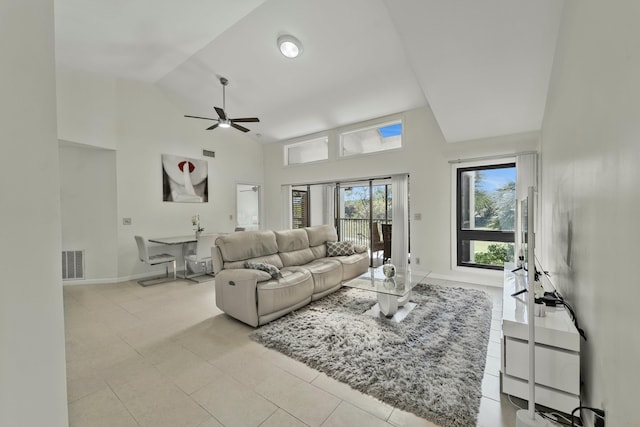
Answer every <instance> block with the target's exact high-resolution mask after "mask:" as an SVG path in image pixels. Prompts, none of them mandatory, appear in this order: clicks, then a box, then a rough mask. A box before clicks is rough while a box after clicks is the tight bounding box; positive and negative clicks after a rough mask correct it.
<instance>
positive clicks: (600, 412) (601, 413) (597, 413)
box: [571, 406, 604, 427]
mask: <svg viewBox="0 0 640 427" xmlns="http://www.w3.org/2000/svg"><path fill="white" fill-rule="evenodd" d="M580 409H586V410H588V411H591V412H593V413H594V414H595V416H596V417H600V418H602V419H603V420H604V411H603V410H602V409H598V408H592V407H590V406H578V407H577V408H576V409H574V410H573V411H571V426H572V427H573V426H575V424H574V423H573V419H574V418H575V415H574V414H575V413H576V411H579V410H580ZM580 422H581V423H582V418H580ZM582 424H584V423H582Z"/></svg>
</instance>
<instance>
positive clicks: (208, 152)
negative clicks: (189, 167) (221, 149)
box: [202, 150, 216, 157]
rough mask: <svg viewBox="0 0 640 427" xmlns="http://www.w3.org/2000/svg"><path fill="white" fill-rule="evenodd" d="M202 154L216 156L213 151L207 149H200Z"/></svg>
mask: <svg viewBox="0 0 640 427" xmlns="http://www.w3.org/2000/svg"><path fill="white" fill-rule="evenodd" d="M202 155H203V156H206V157H215V156H216V152H215V151H209V150H202Z"/></svg>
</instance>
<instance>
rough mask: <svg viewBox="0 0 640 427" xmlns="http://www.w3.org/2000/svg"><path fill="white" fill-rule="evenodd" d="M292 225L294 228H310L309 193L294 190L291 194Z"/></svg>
mask: <svg viewBox="0 0 640 427" xmlns="http://www.w3.org/2000/svg"><path fill="white" fill-rule="evenodd" d="M291 204H292V206H291V207H292V212H291V223H292V228H304V227H308V226H309V192H308V191H302V190H293V191H292V192H291Z"/></svg>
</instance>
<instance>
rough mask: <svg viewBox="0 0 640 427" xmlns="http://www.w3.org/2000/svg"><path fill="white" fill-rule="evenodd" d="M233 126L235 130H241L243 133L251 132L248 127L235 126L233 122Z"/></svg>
mask: <svg viewBox="0 0 640 427" xmlns="http://www.w3.org/2000/svg"><path fill="white" fill-rule="evenodd" d="M231 126H233V127H234V128H236V129H238V130H241V131H242V132H249V129H247V128H246V127H243V126H240V125H237V124H235V123H233V122H231Z"/></svg>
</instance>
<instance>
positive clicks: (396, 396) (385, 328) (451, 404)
mask: <svg viewBox="0 0 640 427" xmlns="http://www.w3.org/2000/svg"><path fill="white" fill-rule="evenodd" d="M411 301H413V302H415V303H417V307H416V308H415V309H414V310H413V311H412V312H411V313H409V315H408V316H407V317H406V318H405V319H404V320H403V321H402V322H400V323H396V322H395V321H393V320H390V319H387V318H385V317H381V318H377V317H373V316H370V315H368V314H365V312H366V311H367V310H368V309H369V308H371V307H372V306H373V305H374V304H375V303H376V295H375V294H374V293H373V292H368V291H363V290H359V289H352V288H342V289H341V290H339V291H337V292H334V293H333V294H331V295H327V296H326V297H324V298H322V299H320V300H318V301H314V302H312V303H311V304H309V305H307V306H305V307H303V308H302V309H300V310H298V311H295V312H292V313H290V314H288V315H287V316H284V317H282V318H280V319H277V320H275V321H273V322H271V323H268V324H266V325H264V326H262V327H260V328H259V329H257V330H256V331H254V332H252V334H251V337H252V339H254V340H255V341H257V342H259V343H262V344H263V345H265V346H266V347H269V348H272V349H275V350H278V351H279V352H281V353H284V354H286V355H288V356H290V357H292V358H294V359H297V360H299V361H301V362H303V363H305V364H307V365H309V366H311V367H313V368H315V369H317V370H319V371H321V372H324V373H325V374H327V375H328V376H330V377H332V378H335V379H337V380H338V381H341V382H343V383H346V384H348V385H349V386H351V387H352V388H354V389H356V390H360V391H361V392H363V393H366V394H368V395H371V396H374V397H376V398H378V399H380V400H382V401H383V402H386V403H388V404H389V405H392V406H394V407H397V408H399V409H402V410H405V411H409V412H412V413H414V414H416V415H418V416H420V417H422V418H425V419H427V420H429V421H431V422H433V423H436V424H438V425H440V426H443V427H461V426H475V425H476V419H477V416H478V410H479V407H480V399H481V397H482V391H481V384H482V377H483V375H484V368H485V360H486V356H487V343H488V341H489V330H490V328H491V305H492V303H491V299H490V297H489V296H488V295H487V294H486V293H485V292H483V291H479V290H474V289H462V288H453V287H444V286H436V285H430V284H420V285H418V286H416V287H415V288H414V291H413V295H412V296H411Z"/></svg>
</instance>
